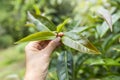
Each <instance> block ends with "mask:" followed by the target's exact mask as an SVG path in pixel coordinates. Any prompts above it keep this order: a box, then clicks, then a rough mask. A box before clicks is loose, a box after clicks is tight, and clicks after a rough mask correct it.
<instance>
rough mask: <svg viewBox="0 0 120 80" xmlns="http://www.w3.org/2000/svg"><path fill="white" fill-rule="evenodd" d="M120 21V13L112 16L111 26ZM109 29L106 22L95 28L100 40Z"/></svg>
mask: <svg viewBox="0 0 120 80" xmlns="http://www.w3.org/2000/svg"><path fill="white" fill-rule="evenodd" d="M119 19H120V12H117V13H116V14H113V15H112V25H113V24H114V23H115V22H117V21H118V20H119ZM108 29H109V27H108V26H107V24H106V22H103V24H102V25H101V26H97V32H98V34H99V35H100V37H101V38H102V37H103V36H104V35H105V34H106V32H107V31H108Z"/></svg>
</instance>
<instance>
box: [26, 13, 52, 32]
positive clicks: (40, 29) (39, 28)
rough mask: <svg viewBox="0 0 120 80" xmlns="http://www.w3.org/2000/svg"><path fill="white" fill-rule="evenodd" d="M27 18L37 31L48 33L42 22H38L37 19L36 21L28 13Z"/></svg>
mask: <svg viewBox="0 0 120 80" xmlns="http://www.w3.org/2000/svg"><path fill="white" fill-rule="evenodd" d="M28 18H29V20H30V22H32V23H33V24H35V26H36V28H37V29H38V30H39V31H50V30H49V29H48V28H47V26H45V25H44V24H43V23H42V22H40V21H39V20H38V19H36V18H35V17H34V16H33V15H32V14H31V13H30V12H28Z"/></svg>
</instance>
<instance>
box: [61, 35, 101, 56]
mask: <svg viewBox="0 0 120 80" xmlns="http://www.w3.org/2000/svg"><path fill="white" fill-rule="evenodd" d="M62 43H63V44H64V45H66V46H68V47H70V48H73V49H75V50H78V51H80V52H83V53H91V54H100V52H99V51H98V50H97V49H96V48H95V47H94V46H93V45H92V44H91V43H90V42H89V41H88V40H87V39H85V38H81V40H73V39H71V38H69V37H66V36H63V37H62Z"/></svg>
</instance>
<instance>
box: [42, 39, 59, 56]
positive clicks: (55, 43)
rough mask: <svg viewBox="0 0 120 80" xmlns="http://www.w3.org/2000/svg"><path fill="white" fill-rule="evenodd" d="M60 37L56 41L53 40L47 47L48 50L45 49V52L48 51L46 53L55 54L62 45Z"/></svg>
mask: <svg viewBox="0 0 120 80" xmlns="http://www.w3.org/2000/svg"><path fill="white" fill-rule="evenodd" d="M60 40H61V38H60V37H57V38H56V39H54V40H52V41H50V42H49V44H48V45H47V46H46V48H44V50H45V51H46V53H47V54H48V53H49V55H50V54H51V53H52V52H53V50H54V49H55V48H56V47H57V46H58V45H60Z"/></svg>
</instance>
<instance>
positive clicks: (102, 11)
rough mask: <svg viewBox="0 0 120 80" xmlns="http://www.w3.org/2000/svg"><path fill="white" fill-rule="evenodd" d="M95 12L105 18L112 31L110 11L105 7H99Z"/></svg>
mask: <svg viewBox="0 0 120 80" xmlns="http://www.w3.org/2000/svg"><path fill="white" fill-rule="evenodd" d="M97 12H98V13H99V14H100V15H101V16H102V17H103V19H105V21H106V22H107V24H108V26H109V27H110V30H111V31H112V17H111V14H110V12H109V11H108V10H107V9H105V8H100V9H99V10H98V11H97Z"/></svg>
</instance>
